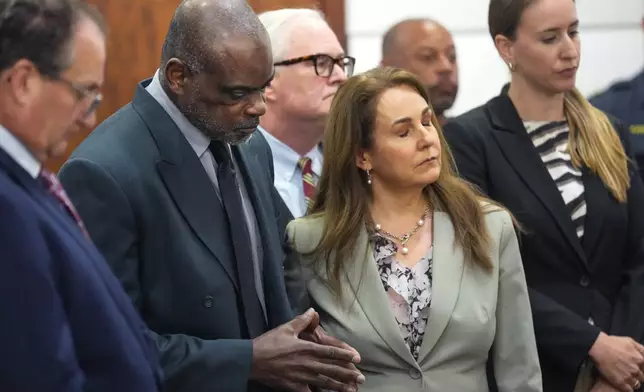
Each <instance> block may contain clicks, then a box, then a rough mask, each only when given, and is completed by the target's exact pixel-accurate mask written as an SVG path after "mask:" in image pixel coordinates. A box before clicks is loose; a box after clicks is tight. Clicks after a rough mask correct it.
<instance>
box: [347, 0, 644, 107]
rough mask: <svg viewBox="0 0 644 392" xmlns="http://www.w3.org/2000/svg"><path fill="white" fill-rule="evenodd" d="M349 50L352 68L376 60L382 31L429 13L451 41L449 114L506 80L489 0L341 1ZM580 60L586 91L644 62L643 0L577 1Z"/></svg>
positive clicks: (374, 63) (483, 99)
mask: <svg viewBox="0 0 644 392" xmlns="http://www.w3.org/2000/svg"><path fill="white" fill-rule="evenodd" d="M345 4H346V18H347V20H346V27H347V41H348V48H347V50H348V53H349V54H350V55H352V56H354V57H355V58H356V73H359V72H363V71H366V70H368V69H370V68H373V67H375V66H377V65H378V63H379V62H380V55H381V50H380V45H381V38H382V35H383V34H384V32H385V31H386V30H387V29H388V28H389V27H390V26H392V25H393V24H394V23H396V22H398V21H400V20H403V19H406V18H419V17H429V18H433V19H436V20H438V21H439V22H441V23H442V24H444V25H445V26H446V27H447V29H448V30H450V32H451V33H452V35H453V36H454V40H455V45H456V50H457V57H458V65H459V77H460V86H459V93H458V97H457V99H456V103H455V104H454V107H453V108H452V110H451V111H450V114H451V115H457V114H460V113H462V112H464V111H467V110H469V109H471V108H474V107H476V106H478V105H481V104H483V103H485V102H486V101H487V100H488V99H490V98H491V97H493V96H495V95H497V94H498V93H499V91H500V89H501V87H502V86H503V84H504V83H506V82H507V81H508V76H509V74H508V70H507V67H506V66H505V65H504V64H503V62H502V61H501V60H500V58H499V57H498V54H497V52H496V49H495V48H494V45H493V43H492V39H491V38H490V36H489V34H488V31H487V7H488V4H489V1H488V0H346V1H345ZM577 12H578V15H579V19H580V22H581V24H580V26H581V27H580V34H581V48H582V53H581V64H580V68H579V71H578V74H577V87H578V88H579V89H580V90H581V92H582V93H583V94H585V95H591V94H593V93H595V92H598V91H600V90H601V89H603V88H604V87H606V86H608V85H610V84H611V83H612V82H614V81H617V80H620V79H626V78H630V77H632V76H634V75H635V74H636V73H637V72H639V71H640V70H641V69H642V67H644V32H642V28H641V24H640V23H641V20H642V17H643V16H644V0H577Z"/></svg>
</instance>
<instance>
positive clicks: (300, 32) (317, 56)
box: [259, 8, 355, 218]
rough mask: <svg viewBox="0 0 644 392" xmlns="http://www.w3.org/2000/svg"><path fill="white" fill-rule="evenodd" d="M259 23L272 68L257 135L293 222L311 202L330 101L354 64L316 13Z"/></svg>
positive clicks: (277, 14) (275, 14) (270, 15)
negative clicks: (267, 151) (268, 155)
mask: <svg viewBox="0 0 644 392" xmlns="http://www.w3.org/2000/svg"><path fill="white" fill-rule="evenodd" d="M259 19H260V20H261V21H262V23H263V25H264V27H265V28H266V30H267V31H268V35H269V37H270V39H271V45H272V49H273V57H274V63H275V77H274V78H273V80H272V81H271V83H270V84H269V85H268V86H267V87H266V94H265V95H266V114H264V116H262V118H261V120H260V125H261V127H260V128H259V130H260V131H261V132H262V133H263V134H264V136H265V137H266V140H267V141H268V144H269V146H270V147H271V151H272V153H273V166H274V170H275V188H276V189H277V191H278V192H279V194H280V196H281V197H282V199H283V200H284V202H285V203H286V205H287V206H288V209H289V210H290V212H291V214H292V215H293V217H296V218H298V217H301V216H302V215H304V214H305V213H306V211H307V208H308V207H309V205H310V204H311V203H312V202H313V199H314V197H315V187H316V185H317V182H318V179H319V178H320V171H321V170H322V149H321V146H320V143H321V141H322V135H323V133H324V126H325V124H326V121H327V115H328V114H329V108H330V107H331V100H332V99H333V96H334V94H335V92H336V90H337V89H338V86H340V84H342V83H343V82H344V81H345V80H346V78H347V77H348V76H351V74H352V73H353V68H354V65H355V59H354V58H353V57H350V56H347V55H346V54H345V53H344V50H343V49H342V46H341V45H340V42H339V41H338V38H337V37H336V35H335V33H334V32H333V30H331V27H329V25H328V24H327V22H326V20H325V19H324V16H323V15H322V14H321V13H320V12H319V11H317V10H313V9H288V8H285V9H280V10H275V11H269V12H265V13H262V14H260V15H259Z"/></svg>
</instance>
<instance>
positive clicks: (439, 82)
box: [381, 19, 458, 124]
mask: <svg viewBox="0 0 644 392" xmlns="http://www.w3.org/2000/svg"><path fill="white" fill-rule="evenodd" d="M381 64H382V65H384V66H393V67H399V68H403V69H406V70H408V71H410V72H412V73H413V74H415V75H416V76H417V77H418V78H419V79H420V81H421V82H422V83H423V84H424V85H425V87H426V88H427V90H428V91H429V99H430V101H431V103H432V107H433V108H434V111H435V113H436V116H437V117H438V120H439V122H440V123H441V124H443V123H444V122H445V112H446V111H447V110H449V109H450V108H451V107H452V105H454V101H455V100H456V95H457V93H458V64H457V61H456V48H455V46H454V39H453V38H452V35H451V34H450V32H449V31H448V30H447V29H446V28H445V27H444V26H443V25H441V24H440V23H438V22H437V21H435V20H431V19H406V20H403V21H401V22H399V23H397V24H395V25H394V26H392V27H391V28H390V29H389V30H388V31H387V32H386V33H385V35H384V36H383V39H382V60H381Z"/></svg>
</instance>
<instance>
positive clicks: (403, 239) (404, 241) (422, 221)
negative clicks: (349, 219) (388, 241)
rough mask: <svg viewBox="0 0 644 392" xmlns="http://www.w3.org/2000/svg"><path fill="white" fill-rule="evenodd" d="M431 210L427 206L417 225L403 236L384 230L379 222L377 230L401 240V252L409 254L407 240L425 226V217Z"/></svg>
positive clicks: (375, 225) (376, 225) (376, 224)
mask: <svg viewBox="0 0 644 392" xmlns="http://www.w3.org/2000/svg"><path fill="white" fill-rule="evenodd" d="M429 210H430V208H429V206H427V208H425V212H423V215H421V217H420V219H419V220H418V222H416V227H414V229H413V230H411V231H409V232H407V233H404V234H403V235H402V236H401V237H398V236H397V235H395V234H391V233H390V232H388V231H386V230H383V229H382V226H381V225H380V224H379V223H375V224H374V228H375V229H376V231H377V232H379V233H382V234H384V235H386V236H387V237H390V238H393V239H394V240H396V241H398V242H400V244H401V245H402V250H401V252H400V253H402V254H403V255H407V253H409V248H407V241H409V239H410V238H411V237H412V236H413V235H414V234H416V232H417V231H418V230H419V229H420V228H421V227H423V225H424V224H425V218H427V215H429Z"/></svg>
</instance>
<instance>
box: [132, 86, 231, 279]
mask: <svg viewBox="0 0 644 392" xmlns="http://www.w3.org/2000/svg"><path fill="white" fill-rule="evenodd" d="M145 83H146V82H143V84H139V85H138V86H137V89H136V94H135V96H134V100H133V101H132V104H133V106H134V109H135V110H136V111H137V112H138V113H139V114H140V115H141V118H142V119H143V120H144V121H145V123H146V124H147V125H148V129H149V130H150V133H151V134H152V136H153V137H154V139H155V141H156V143H157V147H158V148H159V154H160V156H161V160H160V161H158V162H157V170H158V171H159V175H160V177H161V179H162V180H163V182H164V183H165V186H166V188H167V189H168V192H169V193H170V195H171V197H172V198H173V200H174V202H175V203H176V205H177V208H178V209H179V211H181V214H182V215H183V216H184V218H185V219H186V221H187V222H188V224H189V225H190V227H191V228H192V230H193V231H194V233H195V235H196V236H197V237H198V238H199V239H200V240H201V242H203V244H204V245H205V246H206V247H207V248H208V250H210V252H211V253H212V254H213V256H215V258H216V259H217V260H218V261H219V262H220V263H221V265H222V267H223V268H224V270H225V271H226V273H227V274H228V276H229V278H230V280H231V282H232V284H233V285H234V286H235V288H236V289H239V285H238V282H237V278H236V272H235V271H236V270H235V266H234V264H233V260H234V257H233V254H232V250H231V249H230V241H223V240H222V239H224V238H228V236H229V233H228V231H229V230H228V221H227V218H226V213H225V211H224V209H223V207H222V205H221V202H220V201H219V198H218V196H217V193H216V191H215V188H214V186H213V184H212V183H211V181H210V179H209V178H208V175H207V174H206V172H205V170H204V168H203V166H202V165H201V161H199V157H197V154H195V152H194V150H193V149H192V147H191V146H190V144H189V143H188V141H187V140H186V139H185V137H184V136H183V134H182V133H181V131H180V130H179V128H177V126H176V124H175V123H174V121H172V119H171V118H170V116H169V115H168V114H167V113H166V112H165V110H163V108H162V107H161V106H160V105H159V104H158V103H157V101H156V100H155V99H154V98H152V96H150V94H149V93H148V92H147V91H146V90H145V87H144V85H145Z"/></svg>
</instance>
